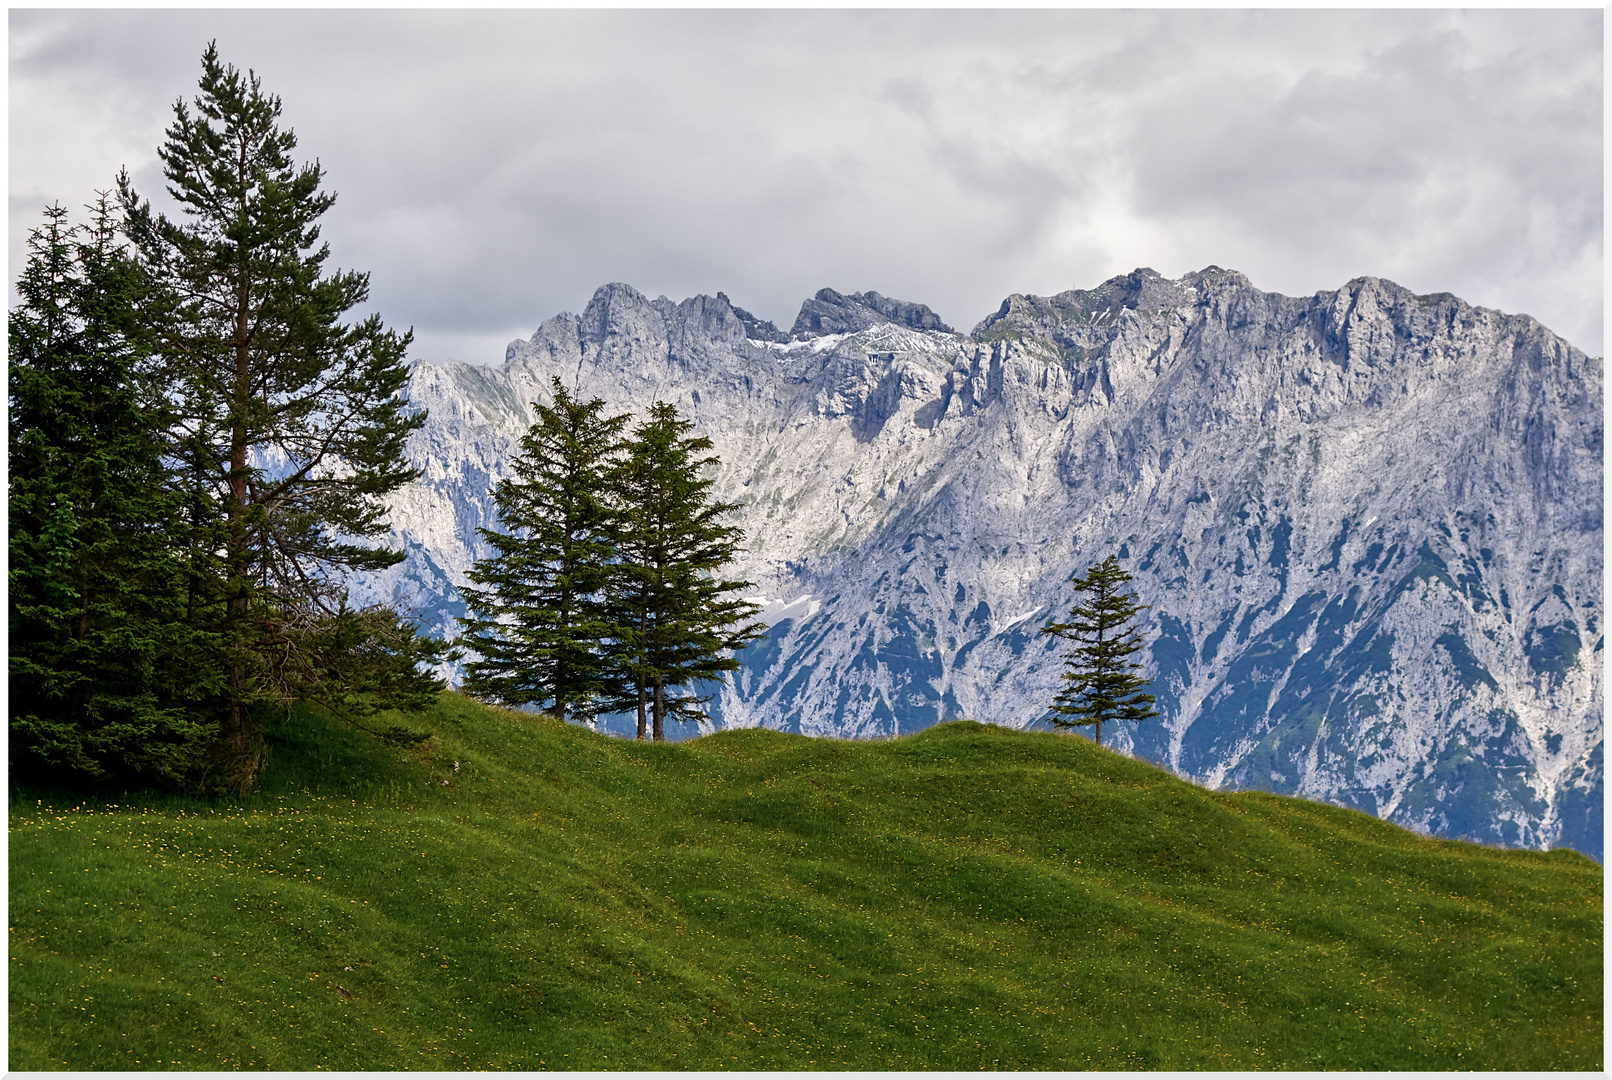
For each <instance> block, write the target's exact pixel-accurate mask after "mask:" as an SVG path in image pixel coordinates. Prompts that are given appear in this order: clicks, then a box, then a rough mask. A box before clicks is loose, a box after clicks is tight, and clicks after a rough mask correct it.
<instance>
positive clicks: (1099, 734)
mask: <svg viewBox="0 0 1612 1080" xmlns="http://www.w3.org/2000/svg"><path fill="white" fill-rule="evenodd" d="M1097 745H1098V746H1101V745H1103V722H1102V721H1101V720H1099V721H1097Z"/></svg>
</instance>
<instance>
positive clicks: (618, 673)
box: [460, 378, 764, 742]
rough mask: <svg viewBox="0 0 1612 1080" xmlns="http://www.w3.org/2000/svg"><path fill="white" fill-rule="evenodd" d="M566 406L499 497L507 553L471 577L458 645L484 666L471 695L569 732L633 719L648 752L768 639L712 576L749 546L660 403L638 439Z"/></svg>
mask: <svg viewBox="0 0 1612 1080" xmlns="http://www.w3.org/2000/svg"><path fill="white" fill-rule="evenodd" d="M552 396H553V403H552V404H551V405H542V404H537V405H536V406H535V408H536V410H537V414H538V418H537V421H536V422H535V423H534V424H533V425H532V427H531V429H530V430H529V431H528V432H527V434H526V436H525V438H524V439H523V440H522V443H521V453H520V455H519V456H518V457H516V458H515V459H514V460H513V461H512V462H511V467H512V471H513V472H514V476H513V477H512V478H510V479H508V480H505V481H503V482H502V483H500V484H499V485H498V487H497V488H496V489H495V491H494V498H495V500H496V502H497V505H498V511H499V517H500V520H501V523H502V525H503V526H504V528H506V529H508V530H510V531H508V532H500V531H495V530H487V529H484V530H482V535H483V536H484V537H485V538H486V539H487V541H488V542H489V543H490V544H491V545H492V546H493V548H494V549H495V550H496V552H497V554H496V555H495V556H493V557H491V558H488V559H483V560H481V561H480V562H478V563H477V564H476V566H475V568H474V569H473V570H472V571H471V573H470V580H471V581H472V582H473V583H474V584H475V586H477V587H474V588H469V589H466V590H464V593H463V595H464V597H465V599H466V601H467V602H468V603H469V605H470V608H471V610H472V612H473V614H474V617H472V618H470V619H466V620H464V625H465V633H464V635H463V637H462V638H461V639H460V640H461V641H463V642H465V643H466V644H468V645H469V646H470V647H471V648H473V649H474V650H475V651H476V652H477V653H478V654H479V658H478V659H476V660H474V661H472V662H471V663H470V664H469V665H468V666H467V677H466V679H465V684H464V686H465V689H466V690H467V691H469V692H471V693H475V694H480V695H483V696H486V697H490V698H493V699H495V700H499V701H503V702H505V703H508V704H511V705H527V704H539V705H542V704H547V705H548V707H549V708H550V710H551V711H552V712H554V714H555V715H557V716H559V717H560V718H561V719H565V718H566V717H568V716H569V717H571V718H573V719H577V720H582V721H591V720H592V719H594V718H595V717H596V716H597V715H598V714H599V713H601V712H636V713H637V717H638V737H639V738H640V739H642V738H645V737H646V736H648V735H649V734H650V733H651V732H652V733H653V737H654V739H655V741H657V742H659V741H661V740H663V739H664V738H665V724H666V720H667V718H668V717H670V718H674V719H682V720H692V719H695V718H697V717H698V716H699V715H700V714H699V712H698V710H697V706H698V705H699V704H701V703H702V702H704V701H706V700H708V697H706V696H701V695H699V694H697V693H696V692H695V690H696V689H697V686H698V684H700V683H701V682H704V681H707V680H713V679H719V678H721V676H722V673H723V672H724V671H730V670H733V669H734V668H737V667H738V666H739V664H738V661H737V660H735V659H733V657H732V656H729V655H724V652H725V651H727V650H732V649H737V648H741V647H742V646H743V645H744V644H745V643H747V642H749V641H752V640H754V639H755V638H757V637H759V636H761V634H762V633H763V632H764V631H763V628H762V626H761V625H760V624H759V623H756V622H754V621H752V620H753V617H754V615H755V614H756V611H757V608H756V607H755V605H754V604H751V603H749V602H748V601H745V600H743V599H741V598H740V596H739V593H740V592H741V591H742V590H745V589H748V588H749V583H748V582H742V581H725V580H721V579H719V578H718V577H716V576H715V573H716V572H717V571H719V570H720V569H721V567H723V566H724V565H726V564H727V563H729V562H730V561H732V559H733V556H734V554H735V553H736V552H737V550H738V546H739V543H740V541H741V540H742V537H743V533H742V532H741V530H740V529H739V528H738V527H736V526H733V525H728V524H724V521H723V519H724V518H725V516H726V515H727V514H729V513H730V512H731V511H732V510H734V509H735V506H734V504H731V503H723V502H718V501H715V500H713V498H712V496H711V485H712V483H713V477H712V476H711V474H710V472H709V471H708V466H710V465H712V464H715V459H714V458H711V457H706V456H703V455H705V453H706V452H707V451H709V450H710V449H711V441H710V440H709V439H706V438H703V437H698V436H691V435H690V434H689V431H690V429H691V428H692V427H693V425H692V424H691V423H690V422H689V421H687V420H685V419H682V418H680V417H679V416H678V414H677V410H676V408H675V407H674V406H672V405H670V404H667V403H664V402H663V403H659V404H656V405H655V406H653V407H652V408H651V409H650V410H649V414H648V416H647V417H646V418H644V420H643V421H642V422H641V423H639V424H638V425H637V427H636V428H635V429H634V430H633V431H632V433H631V434H630V436H629V435H627V434H626V428H627V425H628V422H629V417H628V416H626V415H614V416H610V415H606V411H605V409H606V407H605V402H604V401H603V400H601V399H599V398H594V399H592V400H591V401H587V402H582V401H578V400H575V399H574V398H573V397H572V396H571V394H570V393H569V391H567V389H566V388H565V386H564V384H562V383H561V382H560V380H559V379H558V378H556V379H554V382H553V390H552Z"/></svg>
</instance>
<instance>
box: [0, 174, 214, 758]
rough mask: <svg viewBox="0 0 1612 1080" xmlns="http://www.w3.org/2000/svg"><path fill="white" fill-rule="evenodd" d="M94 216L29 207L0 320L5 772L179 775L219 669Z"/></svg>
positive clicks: (193, 750)
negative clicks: (200, 619)
mask: <svg viewBox="0 0 1612 1080" xmlns="http://www.w3.org/2000/svg"><path fill="white" fill-rule="evenodd" d="M92 211H93V218H92V220H91V223H90V225H89V226H88V228H82V227H71V226H69V225H68V224H67V219H66V211H65V210H63V209H62V208H60V207H52V208H50V209H48V210H47V211H46V212H45V218H46V221H45V224H44V226H43V227H42V228H39V229H36V230H34V232H33V233H31V234H30V236H29V238H28V250H29V259H28V263H27V266H26V268H25V269H24V270H23V273H22V276H21V278H20V279H19V280H18V282H17V292H18V295H19V297H20V298H21V303H20V304H19V305H18V307H17V308H15V309H14V310H13V311H12V312H11V314H10V318H9V320H8V330H9V334H8V359H9V365H8V368H9V370H8V373H7V374H8V406H9V428H10V430H9V435H10V438H9V447H8V450H9V453H8V461H7V469H8V473H9V509H8V518H9V537H8V540H9V551H10V567H9V577H8V584H9V611H8V631H9V645H10V650H9V651H10V702H11V736H12V738H11V747H12V753H13V766H14V768H20V769H22V770H27V771H29V772H32V771H35V770H36V769H37V768H39V767H41V766H43V767H44V768H46V769H48V770H50V771H54V772H57V773H62V772H66V773H69V774H74V775H76V776H78V777H80V778H87V779H110V778H121V779H124V780H128V779H144V780H154V781H158V782H163V783H167V784H170V785H173V784H182V783H185V782H187V781H189V780H190V779H192V778H193V776H194V775H195V773H196V771H197V770H198V768H199V766H200V764H201V761H202V757H203V755H204V754H205V752H206V751H207V749H208V747H209V746H210V745H211V743H212V741H213V739H214V738H215V737H216V734H217V725H216V723H215V722H213V720H212V718H211V715H210V714H211V712H212V708H211V706H213V705H214V704H215V703H216V698H217V695H218V693H219V691H220V690H221V689H222V683H223V679H222V671H221V669H220V667H219V666H218V664H217V663H216V659H215V656H216V653H215V650H214V649H213V648H212V646H213V645H214V642H213V641H212V640H211V639H210V637H209V635H207V634H206V633H205V632H204V631H203V630H201V629H199V628H196V627H194V626H192V624H191V623H190V620H189V611H188V603H187V600H188V589H187V581H186V567H185V562H184V560H183V559H182V558H181V554H180V551H179V550H177V549H176V546H175V544H174V542H173V538H172V535H171V527H172V525H173V523H174V522H175V520H176V519H177V518H178V516H179V514H180V512H181V509H182V507H181V505H180V501H179V497H178V496H179V493H178V492H176V491H175V490H174V488H173V486H172V485H171V484H170V483H169V476H168V470H167V466H166V464H165V462H164V460H163V456H162V446H161V442H160V441H159V438H158V434H159V433H160V431H161V430H162V428H163V426H164V423H165V418H164V417H163V416H162V414H161V412H160V400H159V399H155V397H154V395H152V394H150V393H149V392H148V391H149V387H148V386H147V385H146V383H147V380H148V379H149V377H150V375H151V371H150V356H149V354H148V352H147V350H146V349H145V348H144V344H143V342H142V341H141V339H140V335H139V333H138V330H137V328H136V326H135V323H134V318H133V313H134V308H135V304H136V301H137V298H138V295H139V292H140V289H141V287H142V280H141V275H140V272H139V267H138V266H137V265H135V264H134V263H133V262H132V261H131V260H130V259H129V258H128V257H127V256H126V255H125V253H124V252H123V251H122V250H121V248H120V246H119V244H118V242H117V235H116V226H115V215H114V213H113V210H112V208H111V207H110V206H109V205H108V203H107V199H106V196H105V195H103V196H102V197H101V199H100V201H99V202H98V203H97V204H96V205H95V206H94V207H92ZM14 775H16V774H15V773H14Z"/></svg>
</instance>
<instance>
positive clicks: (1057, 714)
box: [1041, 555, 1159, 746]
mask: <svg viewBox="0 0 1612 1080" xmlns="http://www.w3.org/2000/svg"><path fill="white" fill-rule="evenodd" d="M1130 581H1131V575H1130V574H1128V573H1126V572H1125V571H1124V570H1122V569H1120V565H1119V559H1117V558H1115V557H1114V556H1113V555H1110V556H1109V557H1108V558H1106V559H1104V560H1103V561H1102V562H1100V563H1098V564H1097V565H1096V566H1093V567H1091V568H1090V569H1089V570H1087V571H1086V574H1085V576H1083V577H1082V576H1079V575H1077V576H1076V577H1075V578H1074V583H1075V588H1076V589H1078V590H1080V591H1081V592H1083V593H1086V594H1087V596H1088V599H1087V600H1086V601H1085V602H1084V603H1076V604H1075V606H1074V607H1073V608H1072V609H1071V610H1070V612H1069V621H1068V622H1063V623H1052V624H1051V625H1049V626H1046V627H1044V628H1043V629H1042V630H1041V633H1043V634H1052V635H1053V636H1055V637H1061V638H1063V639H1065V640H1067V641H1072V642H1074V644H1075V647H1074V648H1073V649H1071V650H1070V651H1069V652H1068V653H1067V654H1066V655H1065V658H1064V672H1063V676H1062V678H1063V681H1064V688H1063V690H1062V691H1060V692H1059V694H1058V696H1057V697H1056V698H1054V699H1053V703H1052V705H1051V707H1050V709H1049V713H1050V715H1048V716H1047V717H1046V718H1045V719H1046V720H1047V721H1048V722H1049V723H1051V724H1053V725H1055V726H1057V727H1080V726H1085V725H1087V724H1090V725H1093V727H1094V729H1095V731H1096V739H1097V745H1099V746H1101V745H1102V742H1103V724H1104V723H1105V722H1107V721H1110V720H1133V721H1134V720H1147V719H1149V718H1151V717H1155V716H1158V715H1159V714H1158V712H1157V711H1156V710H1155V709H1154V708H1153V707H1152V706H1153V695H1151V694H1146V693H1143V692H1142V689H1143V687H1145V686H1147V685H1148V680H1146V679H1144V678H1142V677H1141V676H1140V675H1138V674H1136V673H1137V672H1138V671H1140V670H1141V665H1140V664H1135V663H1132V662H1131V661H1130V657H1131V655H1132V654H1134V653H1135V652H1136V651H1137V650H1138V649H1140V648H1141V647H1142V632H1141V630H1140V629H1139V628H1138V627H1137V626H1136V624H1135V619H1136V616H1137V614H1138V613H1140V612H1143V611H1146V610H1147V606H1146V605H1145V604H1138V603H1136V599H1135V597H1134V596H1132V595H1131V594H1130V593H1128V592H1126V591H1125V585H1126V584H1127V583H1129V582H1130Z"/></svg>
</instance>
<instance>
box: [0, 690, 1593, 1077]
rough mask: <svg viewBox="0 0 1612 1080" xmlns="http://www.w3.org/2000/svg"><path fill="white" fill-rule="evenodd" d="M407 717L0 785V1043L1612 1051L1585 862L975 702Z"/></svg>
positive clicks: (110, 1060)
mask: <svg viewBox="0 0 1612 1080" xmlns="http://www.w3.org/2000/svg"><path fill="white" fill-rule="evenodd" d="M420 724H421V726H422V727H427V728H430V729H431V730H433V731H434V732H435V733H436V734H435V736H434V737H433V739H432V740H431V741H430V742H429V743H427V744H426V745H425V746H424V747H421V748H420V749H418V750H415V751H410V752H402V751H398V750H395V749H388V748H384V747H381V746H379V745H377V744H375V743H373V742H372V741H369V740H367V739H364V738H362V737H357V736H354V735H352V734H350V733H348V732H347V731H345V730H344V729H342V728H340V727H339V726H336V725H333V724H330V723H329V722H327V721H324V720H322V719H320V718H319V717H317V716H313V715H307V714H298V715H294V716H291V717H288V718H286V719H285V720H283V721H279V722H278V723H277V724H276V726H275V728H274V730H273V732H272V735H273V750H274V758H273V763H272V766H271V771H270V774H269V776H268V777H267V780H266V783H265V785H264V787H263V789H262V790H261V791H260V792H258V793H257V794H255V795H253V796H251V797H250V798H248V799H246V800H243V801H218V800H210V799H202V798H188V797H179V796H153V795H148V794H141V795H129V796H126V797H122V798H119V797H116V796H113V797H108V798H105V799H99V798H97V799H84V798H81V797H79V796H76V795H67V794H64V793H62V792H60V791H56V790H52V791H44V790H35V789H27V788H19V787H16V786H14V787H13V790H12V792H11V799H12V802H11V824H10V851H11V865H10V870H11V878H10V888H11V895H10V905H11V912H10V914H11V923H10V925H11V968H10V977H11V995H10V1007H11V1021H10V1034H11V1055H10V1062H9V1065H10V1067H11V1068H13V1069H61V1068H71V1069H136V1068H138V1069H230V1068H268V1069H282V1070H307V1069H328V1068H335V1069H468V1068H524V1069H543V1068H547V1069H623V1068H627V1069H648V1068H656V1069H664V1068H673V1069H677V1068H707V1069H722V1068H734V1069H782V1068H797V1069H820V1070H833V1069H847V1068H849V1069H869V1068H878V1069H915V1068H927V1067H935V1068H952V1069H975V1068H1055V1069H1081V1068H1093V1067H1096V1068H1106V1069H1128V1068H1146V1069H1200V1068H1215V1069H1248V1068H1279V1069H1316V1068H1349V1069H1466V1068H1478V1069H1600V1068H1601V1067H1602V1063H1603V1062H1602V1020H1601V1018H1602V900H1601V896H1602V871H1601V868H1600V867H1599V866H1597V865H1596V864H1594V863H1593V862H1591V861H1590V860H1588V859H1586V858H1584V857H1583V856H1581V855H1578V854H1575V853H1573V852H1570V851H1556V852H1550V853H1537V852H1521V851H1499V850H1493V849H1488V848H1482V847H1478V846H1474V845H1471V844H1464V843H1458V842H1452V841H1441V840H1432V839H1428V838H1425V837H1420V836H1416V835H1414V834H1412V833H1409V832H1406V831H1404V830H1402V829H1399V828H1397V827H1395V826H1392V825H1388V824H1385V823H1383V822H1381V821H1378V820H1376V819H1374V818H1371V817H1367V816H1365V815H1362V814H1359V813H1355V812H1353V811H1348V810H1341V809H1337V808H1333V807H1329V806H1325V805H1320V804H1317V803H1310V802H1304V801H1300V800H1296V799H1290V798H1282V797H1277V796H1272V795H1264V794H1258V793H1247V794H1221V793H1215V792H1209V791H1205V790H1203V789H1202V788H1198V787H1195V786H1193V785H1191V784H1188V783H1185V782H1183V781H1181V780H1178V779H1176V778H1174V777H1172V776H1170V775H1169V774H1167V773H1165V772H1162V771H1160V770H1158V769H1156V768H1153V767H1151V766H1149V765H1146V764H1143V763H1141V762H1137V761H1133V760H1130V759H1128V758H1126V757H1123V756H1121V755H1119V754H1115V753H1112V752H1110V751H1107V750H1103V749H1100V748H1098V747H1096V746H1094V745H1093V744H1092V743H1091V742H1089V741H1087V740H1085V739H1080V738H1069V737H1065V736H1060V735H1053V734H1024V733H1016V732H1009V731H1005V730H1002V729H999V728H994V727H987V726H982V725H979V724H973V723H966V722H964V723H952V724H944V725H941V726H939V727H936V728H932V729H930V730H927V731H924V732H922V733H921V734H918V735H916V736H913V737H911V738H906V739H901V740H895V741H890V742H881V743H846V742H832V741H817V740H811V739H806V738H802V737H800V736H793V735H783V734H778V733H774V732H767V731H734V732H724V733H721V734H718V735H714V736H711V737H708V738H704V739H699V740H696V741H693V742H690V743H684V744H680V745H660V746H655V745H646V744H641V743H632V742H625V741H621V740H614V739H610V738H608V737H604V736H600V735H595V734H593V733H591V732H588V731H585V730H582V729H579V728H576V727H566V726H562V725H559V724H557V723H555V722H554V721H552V720H549V719H546V718H540V717H531V716H526V715H521V714H515V713H505V712H500V711H497V710H491V709H487V708H484V707H482V706H479V705H476V704H474V703H472V702H470V701H468V700H467V699H465V698H462V697H458V696H453V695H448V696H445V697H444V698H443V699H442V701H441V703H440V705H439V706H438V708H437V709H436V711H435V712H434V713H433V714H432V715H430V716H429V717H427V718H425V719H424V720H423V721H420ZM455 762H457V765H458V768H457V771H456V770H455V768H454V763H455ZM444 780H446V781H447V784H446V785H444V783H443V781H444Z"/></svg>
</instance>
